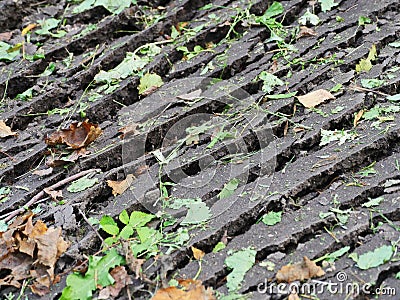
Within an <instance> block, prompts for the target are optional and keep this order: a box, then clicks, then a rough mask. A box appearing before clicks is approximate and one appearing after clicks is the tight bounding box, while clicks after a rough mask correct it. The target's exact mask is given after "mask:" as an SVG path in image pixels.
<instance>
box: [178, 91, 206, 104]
mask: <svg viewBox="0 0 400 300" xmlns="http://www.w3.org/2000/svg"><path fill="white" fill-rule="evenodd" d="M201 92H202V91H201V89H198V90H195V91H193V92H190V93H188V94H183V95H179V96H176V98H178V99H181V100H186V101H194V100H196V99H198V98H200V95H201Z"/></svg>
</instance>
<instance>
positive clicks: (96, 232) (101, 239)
mask: <svg viewBox="0 0 400 300" xmlns="http://www.w3.org/2000/svg"><path fill="white" fill-rule="evenodd" d="M78 211H79V213H80V214H81V215H82V217H83V219H84V220H85V221H86V223H88V225H89V226H90V228H92V230H93V231H94V233H95V234H96V235H97V237H98V238H99V239H100V241H101V242H102V243H104V239H103V238H102V237H101V235H100V233H99V232H98V231H97V230H96V229H95V228H94V227H93V225H92V224H90V222H89V220H88V218H86V216H85V214H84V213H83V211H81V210H80V208H79V207H78Z"/></svg>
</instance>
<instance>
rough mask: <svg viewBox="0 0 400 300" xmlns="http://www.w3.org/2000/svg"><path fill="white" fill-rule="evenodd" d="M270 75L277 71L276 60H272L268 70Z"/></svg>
mask: <svg viewBox="0 0 400 300" xmlns="http://www.w3.org/2000/svg"><path fill="white" fill-rule="evenodd" d="M268 71H269V72H270V73H275V72H276V71H278V61H277V60H276V59H274V60H273V61H272V65H271V67H270V68H269V70H268Z"/></svg>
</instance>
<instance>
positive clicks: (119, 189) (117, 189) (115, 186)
mask: <svg viewBox="0 0 400 300" xmlns="http://www.w3.org/2000/svg"><path fill="white" fill-rule="evenodd" d="M134 179H135V176H133V174H128V175H127V176H126V178H125V179H124V180H122V181H113V180H107V184H108V186H109V187H110V188H112V194H113V195H114V196H117V195H121V194H122V193H123V192H125V191H126V190H127V189H128V188H129V187H130V186H131V184H132V182H133V180H134Z"/></svg>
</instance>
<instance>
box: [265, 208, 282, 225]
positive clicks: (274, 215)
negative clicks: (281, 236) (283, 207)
mask: <svg viewBox="0 0 400 300" xmlns="http://www.w3.org/2000/svg"><path fill="white" fill-rule="evenodd" d="M281 220H282V212H281V211H278V212H274V211H270V212H269V213H267V214H265V215H264V216H263V218H262V220H261V221H262V222H263V223H264V224H265V225H268V226H272V225H275V224H277V223H279V222H280V221H281Z"/></svg>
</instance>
